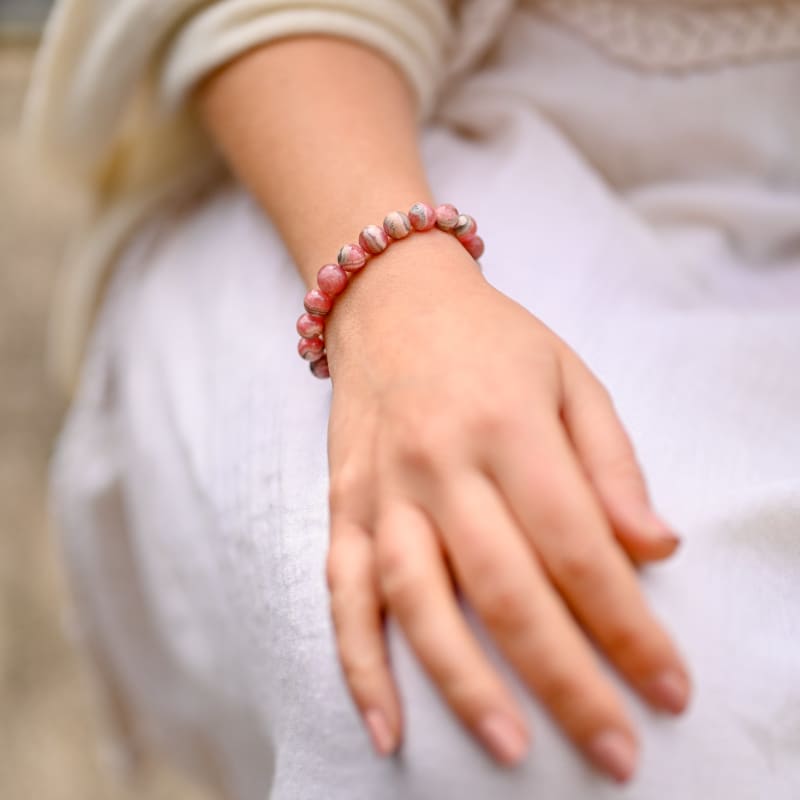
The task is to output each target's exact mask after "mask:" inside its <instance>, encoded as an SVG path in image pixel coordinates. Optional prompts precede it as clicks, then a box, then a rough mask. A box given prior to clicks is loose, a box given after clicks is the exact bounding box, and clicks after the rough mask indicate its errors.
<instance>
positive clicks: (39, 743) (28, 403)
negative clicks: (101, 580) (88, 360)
mask: <svg viewBox="0 0 800 800" xmlns="http://www.w3.org/2000/svg"><path fill="white" fill-rule="evenodd" d="M48 5H49V2H47V0H0V800H134V798H136V800H201V798H203V797H204V795H201V794H200V792H198V791H197V790H196V789H195V788H194V787H192V786H190V785H189V784H188V783H187V782H186V780H185V779H183V778H182V777H181V776H179V775H177V774H174V773H172V772H171V771H169V770H168V769H167V768H166V767H165V766H163V765H148V766H147V767H146V769H145V770H143V774H142V775H141V776H140V777H139V778H138V780H137V782H136V783H135V784H134V785H131V784H130V783H126V782H125V781H123V780H121V779H120V778H118V777H115V775H114V774H113V772H112V771H111V770H110V769H109V765H108V764H107V763H105V761H104V759H103V750H104V749H103V744H102V743H103V736H102V730H101V728H100V726H99V724H98V720H97V719H96V716H95V713H94V708H93V703H92V698H91V693H90V691H89V689H88V686H87V685H86V678H85V675H84V674H83V672H82V667H81V664H80V658H79V656H78V654H76V653H75V652H74V651H73V649H72V648H71V646H70V644H69V642H68V637H67V633H66V631H67V630H68V624H67V620H68V619H69V600H68V594H67V592H66V587H65V586H64V581H63V577H62V574H61V571H60V564H59V556H58V546H57V540H56V537H55V536H54V535H53V534H52V532H51V531H50V530H49V528H48V520H47V508H46V473H47V462H48V458H49V453H50V450H51V447H52V442H53V437H54V435H55V434H56V432H57V429H58V424H59V419H60V416H61V414H62V413H63V406H62V403H61V401H60V399H59V397H58V394H57V392H56V391H55V390H54V389H53V388H52V386H51V385H49V384H48V381H47V378H46V375H45V369H44V348H45V338H46V328H47V317H48V305H49V300H50V295H51V292H52V291H53V286H54V278H55V277H56V276H57V273H58V267H59V262H60V259H61V254H62V251H63V248H64V245H65V241H66V239H67V236H68V235H69V231H70V228H71V226H72V224H73V221H74V220H75V219H76V216H77V211H78V205H79V204H78V201H77V198H76V197H74V196H70V194H69V192H68V191H66V190H64V189H60V188H58V187H54V186H51V185H49V184H48V183H47V181H46V180H42V178H41V177H35V176H33V175H32V174H31V171H30V169H29V168H26V166H25V164H24V163H23V161H22V160H21V159H20V158H19V156H18V151H17V147H18V142H17V128H18V124H19V117H20V111H21V107H22V100H23V95H24V91H25V86H26V83H27V80H28V75H29V72H30V69H31V65H32V61H33V54H34V52H35V48H36V41H37V36H38V32H39V30H40V25H41V22H42V20H43V19H44V17H45V14H46V12H47V7H48Z"/></svg>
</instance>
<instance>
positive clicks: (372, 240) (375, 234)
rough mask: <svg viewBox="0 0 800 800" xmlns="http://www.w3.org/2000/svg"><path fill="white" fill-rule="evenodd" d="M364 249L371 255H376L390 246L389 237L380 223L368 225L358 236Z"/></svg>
mask: <svg viewBox="0 0 800 800" xmlns="http://www.w3.org/2000/svg"><path fill="white" fill-rule="evenodd" d="M358 243H359V244H360V245H361V247H362V249H364V250H366V251H367V252H368V253H369V254H370V255H373V256H376V255H378V253H382V252H383V251H384V250H385V249H386V248H387V247H388V246H389V237H388V236H387V235H386V231H385V230H384V229H383V228H381V227H380V226H379V225H367V227H366V228H364V230H363V231H361V233H360V235H359V237H358Z"/></svg>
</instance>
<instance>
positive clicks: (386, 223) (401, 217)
mask: <svg viewBox="0 0 800 800" xmlns="http://www.w3.org/2000/svg"><path fill="white" fill-rule="evenodd" d="M383 229H384V230H385V231H386V233H388V234H389V236H391V237H392V239H405V238H406V236H408V234H409V233H411V220H409V218H408V216H407V215H406V214H404V213H403V212H402V211H390V212H389V213H388V214H387V215H386V216H385V217H384V218H383Z"/></svg>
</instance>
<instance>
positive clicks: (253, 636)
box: [53, 5, 800, 800]
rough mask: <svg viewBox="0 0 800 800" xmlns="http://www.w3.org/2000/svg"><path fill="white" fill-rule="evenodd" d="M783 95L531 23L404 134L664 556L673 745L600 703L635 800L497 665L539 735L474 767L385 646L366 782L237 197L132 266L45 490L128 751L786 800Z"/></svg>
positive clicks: (728, 70)
mask: <svg viewBox="0 0 800 800" xmlns="http://www.w3.org/2000/svg"><path fill="white" fill-rule="evenodd" d="M798 91H800V59H794V60H792V59H788V58H784V59H782V60H781V59H778V60H770V59H767V58H753V59H752V60H751V62H750V63H747V64H736V65H732V64H731V65H726V64H716V65H714V66H713V67H712V66H706V68H704V69H703V70H702V71H696V72H695V71H687V70H685V69H684V70H681V71H680V73H673V72H666V71H663V70H648V69H642V68H636V67H633V66H631V65H630V64H629V63H623V62H622V61H621V60H618V59H616V58H615V57H614V54H613V53H611V52H609V51H608V50H607V49H606V48H603V47H597V46H596V45H593V44H590V43H589V42H587V41H586V40H585V39H584V38H582V37H581V36H580V35H579V34H578V33H576V32H575V28H574V27H572V26H571V25H568V24H564V23H563V21H560V20H558V19H555V18H554V17H552V16H551V15H546V14H540V13H538V11H537V9H536V6H535V5H530V6H527V7H525V6H520V7H518V8H517V9H516V10H515V12H514V17H513V19H512V20H511V24H509V25H508V27H507V28H506V29H504V32H503V35H502V37H501V39H500V40H499V41H498V43H497V45H496V47H495V48H494V49H493V51H492V53H491V56H490V58H489V59H488V60H487V61H486V63H485V64H484V65H483V66H482V68H481V69H480V70H477V71H474V72H471V73H469V74H467V75H466V76H464V77H463V78H462V79H461V80H460V81H459V82H458V83H455V84H453V85H452V87H451V88H450V90H449V91H448V92H447V93H446V95H445V96H444V97H443V98H442V99H441V101H440V103H439V104H438V106H437V108H436V112H435V113H434V115H433V117H432V118H431V120H430V121H429V122H428V123H427V124H426V126H425V128H424V133H423V144H424V152H425V157H426V162H427V164H428V166H429V171H430V175H431V178H432V182H433V186H434V188H435V191H436V193H437V196H438V197H440V198H442V199H446V200H451V201H453V202H456V203H458V204H459V205H461V206H463V207H464V208H465V209H469V210H470V212H471V213H474V214H475V216H476V218H477V219H478V220H479V222H480V224H481V230H482V233H483V234H484V236H485V238H486V240H487V243H488V250H487V254H486V256H485V258H484V259H483V263H484V269H485V273H486V275H487V277H488V279H489V280H490V281H491V282H492V283H493V284H494V285H496V286H497V287H498V288H500V289H501V290H502V291H504V292H506V293H507V294H509V295H510V296H512V297H514V298H515V299H517V300H518V301H519V302H521V303H522V304H524V305H525V306H526V307H527V308H529V309H530V310H531V311H533V312H534V313H535V314H537V315H538V316H540V317H541V318H542V319H543V320H544V321H545V322H546V323H548V324H549V325H551V326H552V327H553V328H554V329H555V330H556V331H558V332H559V333H560V334H561V335H562V336H564V337H565V338H566V340H567V341H568V342H570V343H571V344H572V345H573V347H575V349H576V350H577V351H578V352H579V353H580V354H581V355H582V356H583V357H584V358H585V359H586V360H587V362H588V363H589V365H590V366H591V367H592V368H593V369H594V370H595V371H596V372H597V373H598V375H599V376H600V377H601V379H602V380H603V381H604V382H605V384H606V385H607V386H608V387H609V389H610V391H611V394H612V396H613V397H614V398H615V400H616V403H617V406H618V410H619V412H620V415H621V417H622V419H623V420H624V422H625V423H626V425H627V426H628V428H629V430H630V432H631V434H632V436H633V438H634V441H635V444H636V446H637V449H638V452H639V455H640V457H641V461H642V463H643V466H644V469H645V472H646V473H647V476H648V479H649V482H650V485H651V488H652V490H653V494H654V496H655V498H656V500H657V503H658V505H659V507H660V508H661V509H662V510H663V512H664V513H665V515H666V516H667V517H668V518H669V519H670V520H672V521H673V522H674V524H675V526H676V527H677V529H678V530H680V531H681V532H683V534H684V535H685V537H686V542H685V545H684V547H683V549H682V551H681V552H680V554H679V555H678V556H677V557H676V558H675V559H674V560H672V561H671V562H670V563H669V564H668V565H664V566H658V567H654V568H650V569H648V570H646V571H645V572H643V574H642V583H643V586H644V588H645V591H646V593H647V595H648V597H649V599H650V601H651V602H652V604H653V605H654V607H655V608H656V610H657V612H658V613H659V614H660V616H661V617H662V618H663V619H664V620H665V621H666V624H667V625H668V627H669V629H670V630H671V631H672V632H673V633H674V635H675V637H676V639H677V641H678V642H679V644H680V646H681V647H682V648H683V650H684V652H685V653H686V656H687V658H688V660H689V663H690V664H691V667H692V669H693V673H694V677H695V683H696V695H695V699H694V703H693V705H692V708H691V710H690V711H689V712H688V714H687V715H686V716H685V717H683V718H681V719H678V720H674V719H665V718H663V717H661V716H658V715H655V714H652V713H650V712H649V711H648V710H646V709H645V708H643V707H642V705H641V704H640V703H639V702H638V701H637V700H636V699H635V698H633V697H631V696H630V694H629V693H628V692H627V690H626V689H625V688H624V687H622V686H620V690H621V691H622V692H624V693H625V695H626V697H628V700H629V705H630V708H631V712H632V714H633V715H634V718H635V720H636V722H637V725H638V726H639V728H640V730H641V732H642V738H643V758H642V764H641V767H640V771H639V774H638V776H637V778H636V779H635V780H634V782H633V783H632V784H631V785H630V786H629V787H627V788H625V789H622V790H620V789H618V788H616V787H612V786H610V785H609V784H608V783H606V782H605V781H604V780H603V779H602V778H601V777H599V776H597V775H596V774H594V773H592V772H591V771H590V770H589V769H588V768H587V767H586V766H585V765H584V764H583V762H582V760H581V759H580V757H579V756H578V755H577V754H576V753H575V752H574V751H573V750H572V748H571V747H570V746H569V744H568V743H567V742H565V741H564V739H563V738H562V737H561V735H560V734H559V732H558V730H557V728H556V727H555V726H554V724H553V723H552V722H551V721H550V720H549V719H548V718H547V717H546V715H544V714H543V713H542V711H541V709H540V707H539V705H538V704H537V702H536V700H535V698H533V697H531V696H530V694H529V693H528V692H527V691H526V690H525V689H524V687H522V686H521V685H520V684H519V682H518V681H516V679H515V678H514V676H513V675H512V674H511V673H510V671H509V670H508V669H507V668H506V667H505V666H504V665H503V662H502V659H501V658H500V657H499V656H498V655H497V653H496V652H495V651H494V649H493V648H492V645H491V643H490V642H489V641H486V646H487V648H489V650H490V652H491V653H492V655H493V657H494V658H495V659H496V661H497V663H498V665H499V666H500V668H501V669H502V670H503V671H504V672H505V674H506V675H507V677H508V680H509V681H510V682H511V683H512V685H513V686H514V688H515V690H516V693H517V695H518V697H519V699H520V702H521V703H522V704H523V706H524V708H525V711H526V713H527V714H528V715H529V717H530V718H531V720H532V726H533V728H534V730H535V738H536V741H535V745H534V749H533V751H532V753H531V755H530V756H529V758H528V759H527V761H526V762H525V764H524V765H523V766H522V767H521V768H520V769H517V770H514V771H504V770H501V769H499V768H496V767H494V766H493V765H492V764H491V763H490V761H489V759H488V758H487V757H486V756H485V755H484V754H483V753H482V752H481V751H480V749H479V748H478V746H477V745H476V744H475V743H474V742H473V741H472V739H471V738H470V737H469V736H468V735H467V734H466V733H464V732H463V731H462V730H461V729H460V727H459V725H458V724H457V723H456V722H455V720H454V719H453V718H452V716H451V715H450V714H449V712H448V711H447V709H446V708H444V707H443V705H442V703H441V702H440V700H439V699H438V697H437V695H436V693H435V692H434V691H433V689H432V688H431V686H430V685H429V683H428V682H427V680H426V678H425V677H424V675H423V674H422V673H421V671H420V669H419V667H418V666H417V664H416V663H415V660H414V658H413V656H412V655H411V654H410V653H409V651H408V650H407V648H406V646H405V644H404V642H403V640H402V637H401V636H400V635H399V634H398V632H397V631H396V630H395V629H394V628H393V627H390V629H389V638H390V644H391V648H392V657H393V663H394V668H395V670H396V673H397V675H398V678H399V681H400V685H401V691H402V695H403V700H404V705H405V709H406V718H407V719H406V722H407V730H406V738H405V742H404V745H403V748H402V752H401V753H400V755H399V756H397V757H396V758H392V759H389V760H379V759H377V758H376V757H374V756H373V755H372V754H371V750H370V747H369V744H368V742H367V739H366V736H365V734H364V732H363V730H362V727H361V725H360V722H359V720H358V718H357V715H356V713H355V711H354V709H353V708H352V706H351V704H350V701H349V699H348V697H347V694H346V691H345V687H344V685H343V682H342V679H341V677H340V674H339V669H338V665H337V662H336V658H335V654H334V649H333V639H332V632H331V627H330V622H329V618H328V605H327V593H326V589H325V585H324V577H323V575H324V559H325V554H326V550H327V535H328V532H327V509H326V488H327V463H326V454H325V441H326V421H327V412H328V404H329V399H330V391H331V389H330V385H329V384H328V383H326V382H320V381H317V380H315V379H313V378H312V377H311V376H310V375H309V374H308V371H307V369H306V368H304V366H303V365H302V363H301V362H300V361H299V359H298V358H297V356H296V353H295V349H294V348H295V341H294V340H295V334H294V320H295V317H296V315H297V313H299V310H298V303H300V300H301V298H302V294H303V289H302V284H301V281H300V279H299V277H298V276H297V274H296V272H295V270H294V267H293V265H292V263H291V259H290V258H289V256H288V254H287V253H286V251H285V249H284V247H283V245H282V244H281V242H280V240H279V238H278V236H277V234H276V232H275V230H274V229H273V228H272V226H271V225H270V223H269V221H268V220H265V219H264V217H263V215H262V213H261V212H260V211H259V209H258V208H257V207H256V206H255V205H254V203H253V202H252V201H251V200H250V199H249V198H248V197H247V196H246V195H245V194H244V193H243V192H242V190H241V189H239V188H236V187H234V186H230V185H227V186H223V185H217V186H215V187H213V188H210V189H209V190H208V192H207V193H206V194H205V195H203V196H202V197H197V198H195V199H194V200H193V201H192V202H187V203H186V204H185V205H184V206H183V207H182V208H181V209H173V210H172V211H171V212H170V213H162V214H161V215H160V216H159V218H158V219H155V220H153V221H151V222H150V223H149V224H148V225H147V226H146V227H145V228H143V229H142V230H141V231H140V232H139V234H138V235H137V237H136V239H135V241H134V243H133V244H132V246H130V247H129V248H128V249H127V250H126V253H125V256H124V258H123V262H122V264H121V266H120V268H119V270H118V271H117V273H116V275H115V278H114V282H113V286H112V288H111V291H110V292H109V294H108V296H107V298H106V300H105V302H104V306H103V309H102V313H101V316H100V319H99V323H98V325H97V327H96V329H95V332H94V335H93V338H92V344H91V348H90V351H89V356H88V360H87V363H86V368H85V370H84V375H83V379H82V382H81V385H80V389H79V392H78V395H77V398H76V401H75V403H74V405H73V408H72V411H71V414H70V416H69V419H68V421H67V423H66V426H65V429H64V432H63V434H62V437H61V440H60V443H59V447H58V453H57V456H56V460H55V463H54V466H53V499H54V508H55V510H56V514H57V520H58V522H59V525H60V527H61V529H62V531H63V540H64V544H65V552H66V554H67V562H68V564H69V567H70V571H71V575H72V579H73V584H74V586H75V591H76V596H77V599H78V608H79V612H80V622H81V628H82V631H83V636H84V639H85V641H86V643H87V646H88V648H89V649H90V651H91V652H92V653H93V654H94V660H95V663H96V664H97V666H98V668H99V673H100V675H101V678H102V682H103V685H104V686H105V687H106V689H107V690H108V697H109V699H110V701H111V702H110V704H109V705H110V707H111V708H113V709H115V710H116V716H117V719H118V721H119V722H120V730H121V732H122V734H123V737H124V738H125V739H126V740H127V741H128V742H129V744H130V746H131V748H132V750H133V751H135V750H136V749H137V748H144V749H147V748H152V749H156V750H159V751H163V752H166V753H168V754H170V755H171V756H173V757H175V758H176V759H178V760H180V761H182V762H183V763H184V764H185V765H186V766H187V767H189V768H190V769H192V770H193V771H194V772H195V773H196V774H198V775H199V776H201V777H202V778H203V779H205V780H206V781H208V782H209V783H210V784H213V785H215V786H217V787H220V788H221V789H223V790H224V791H225V792H226V793H227V795H228V796H229V797H230V798H233V799H234V800H266V798H270V800H301V799H302V800H305V799H306V798H308V799H309V800H322V799H323V798H324V800H374V799H375V798H378V797H379V798H382V800H384V799H385V800H401V799H402V800H408V799H409V798H411V799H413V800H417V799H419V800H428V798H430V800H434V798H435V799H436V800H440V798H443V797H458V798H464V800H478V798H487V797H492V798H495V797H496V798H504V799H505V798H508V799H509V800H516V799H517V798H519V800H522V798H526V800H527V798H530V797H541V798H547V799H548V800H589V798H591V800H597V798H600V799H601V800H602V798H606V797H607V798H612V797H614V798H616V797H629V798H636V800H674V798H676V797H687V798H723V797H724V798H726V800H755V799H756V798H759V799H760V798H764V797H769V798H771V800H795V798H797V797H798V795H799V794H800V759H798V753H800V683H798V681H797V679H796V678H797V675H798V674H800V416H798V408H800V369H799V367H800V147H798V143H799V142H800V118H799V117H798V114H797V110H796V109H797V95H798ZM370 268H379V262H377V261H376V262H375V265H374V266H373V267H370ZM472 624H473V626H474V628H475V630H476V631H477V632H478V634H479V635H480V636H481V637H482V638H483V639H484V640H485V636H484V634H483V632H482V631H481V629H480V626H479V625H478V623H477V622H474V621H473V622H472Z"/></svg>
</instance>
